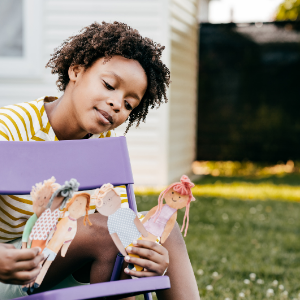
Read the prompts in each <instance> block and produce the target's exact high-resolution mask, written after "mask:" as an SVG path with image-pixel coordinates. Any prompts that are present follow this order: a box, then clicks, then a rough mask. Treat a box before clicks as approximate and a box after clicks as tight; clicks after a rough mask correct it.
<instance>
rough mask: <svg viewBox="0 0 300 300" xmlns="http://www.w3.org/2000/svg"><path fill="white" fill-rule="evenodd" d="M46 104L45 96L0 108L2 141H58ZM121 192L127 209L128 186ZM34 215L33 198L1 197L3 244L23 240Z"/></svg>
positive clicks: (111, 134) (0, 217)
mask: <svg viewBox="0 0 300 300" xmlns="http://www.w3.org/2000/svg"><path fill="white" fill-rule="evenodd" d="M49 98H50V97H49ZM44 101H45V102H46V101H47V98H46V97H42V98H39V99H37V100H34V101H32V102H26V103H20V104H15V105H8V106H5V107H2V108H0V141H57V140H58V139H57V137H56V136H55V133H54V131H53V129H52V127H51V125H50V123H49V120H48V117H47V114H46V112H45V107H44ZM110 136H115V133H114V132H113V131H107V132H104V133H101V134H94V135H92V136H91V137H90V138H105V137H110ZM45 179H48V178H41V181H43V180H45ZM118 189H119V192H120V194H121V199H122V206H125V207H128V200H127V194H126V188H125V186H120V187H118ZM88 192H92V191H88ZM94 211H95V206H94V205H91V207H90V213H93V212H94ZM32 214H33V211H32V200H31V196H30V195H18V196H14V195H0V242H8V241H10V240H14V239H16V238H18V237H21V236H22V233H23V229H24V226H25V224H26V221H27V220H28V219H29V218H30V216H31V215H32Z"/></svg>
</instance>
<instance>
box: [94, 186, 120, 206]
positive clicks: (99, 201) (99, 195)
mask: <svg viewBox="0 0 300 300" xmlns="http://www.w3.org/2000/svg"><path fill="white" fill-rule="evenodd" d="M110 191H114V192H115V193H116V194H117V195H118V196H120V194H119V192H118V191H117V190H116V189H115V188H114V186H113V185H112V184H110V183H105V184H103V185H102V186H101V188H100V189H96V190H95V192H94V194H93V195H92V200H93V202H94V204H95V205H96V206H97V207H101V206H102V205H103V198H104V197H105V196H106V195H107V193H109V192H110Z"/></svg>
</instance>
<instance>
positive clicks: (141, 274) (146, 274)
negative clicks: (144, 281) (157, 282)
mask: <svg viewBox="0 0 300 300" xmlns="http://www.w3.org/2000/svg"><path fill="white" fill-rule="evenodd" d="M124 272H125V273H126V274H128V275H130V276H135V277H152V276H155V275H157V274H156V273H153V272H149V271H147V272H145V271H133V270H129V269H128V268H126V269H124Z"/></svg>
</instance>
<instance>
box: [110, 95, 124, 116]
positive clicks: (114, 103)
mask: <svg viewBox="0 0 300 300" xmlns="http://www.w3.org/2000/svg"><path fill="white" fill-rule="evenodd" d="M108 104H109V106H111V107H112V109H113V110H114V111H115V112H116V113H118V112H120V110H121V107H122V99H116V98H114V99H109V100H108Z"/></svg>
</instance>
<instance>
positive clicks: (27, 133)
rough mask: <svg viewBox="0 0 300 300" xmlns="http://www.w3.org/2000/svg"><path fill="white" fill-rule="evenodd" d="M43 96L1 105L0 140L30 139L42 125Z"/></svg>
mask: <svg viewBox="0 0 300 300" xmlns="http://www.w3.org/2000/svg"><path fill="white" fill-rule="evenodd" d="M44 98H45V97H41V98H38V99H36V100H33V101H30V102H22V103H17V104H12V105H7V106H4V107H1V108H0V140H7V141H28V140H30V138H31V137H32V136H33V134H34V133H35V132H36V131H37V130H38V129H40V128H42V127H43V115H44V112H45V109H44V101H43V100H44Z"/></svg>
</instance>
